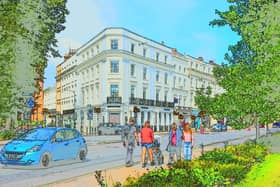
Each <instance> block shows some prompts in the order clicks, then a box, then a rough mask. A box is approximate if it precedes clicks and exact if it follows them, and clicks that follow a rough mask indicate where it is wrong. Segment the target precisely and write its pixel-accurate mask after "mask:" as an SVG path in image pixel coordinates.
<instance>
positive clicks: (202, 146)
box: [200, 143, 204, 155]
mask: <svg viewBox="0 0 280 187" xmlns="http://www.w3.org/2000/svg"><path fill="white" fill-rule="evenodd" d="M200 147H201V155H203V154H204V144H203V143H202V144H200Z"/></svg>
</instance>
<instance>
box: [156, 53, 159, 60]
mask: <svg viewBox="0 0 280 187" xmlns="http://www.w3.org/2000/svg"><path fill="white" fill-rule="evenodd" d="M156 61H157V62H158V61H159V53H158V52H157V53H156Z"/></svg>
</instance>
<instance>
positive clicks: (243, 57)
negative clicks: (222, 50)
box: [198, 0, 280, 137]
mask: <svg viewBox="0 0 280 187" xmlns="http://www.w3.org/2000/svg"><path fill="white" fill-rule="evenodd" d="M228 2H229V3H231V5H230V6H229V10H228V11H225V12H220V11H218V10H216V13H217V14H218V15H219V16H220V18H221V19H216V20H213V21H212V22H210V25H213V26H214V25H218V26H224V25H229V26H230V28H231V29H232V30H233V31H234V32H237V33H238V34H239V35H240V36H241V41H239V42H238V43H237V44H236V45H234V46H230V47H229V50H230V52H231V54H232V55H229V54H226V55H225V59H226V60H227V61H228V62H229V64H228V65H225V64H224V65H222V66H219V67H217V68H215V69H214V76H215V77H216V80H217V83H218V85H219V86H221V87H222V88H224V90H225V92H224V93H222V94H221V95H219V96H215V97H214V98H211V99H210V100H209V101H210V103H211V105H213V106H214V107H216V108H221V107H222V106H221V105H224V110H223V111H218V110H212V111H211V112H213V113H219V115H223V116H228V117H230V118H233V119H235V120H239V121H240V122H239V123H238V125H237V126H239V127H245V126H248V125H251V124H254V125H255V126H256V127H257V128H256V129H257V130H258V123H259V122H260V121H261V122H265V123H267V122H272V121H273V120H277V119H279V118H280V115H279V112H278V111H279V109H280V108H279V104H276V103H278V101H279V97H277V96H279V92H278V93H277V94H276V95H275V93H274V90H275V88H278V89H279V87H275V86H276V84H277V83H278V82H279V75H277V72H276V70H279V65H278V64H277V63H276V62H279V60H280V59H279V53H277V51H279V49H280V42H279V34H280V28H279V21H278V20H279V14H280V4H279V2H275V1H272V0H270V1H268V0H228ZM278 74H279V73H278ZM272 93H273V94H272ZM271 94H272V95H273V96H272V95H271ZM199 97H203V98H204V99H207V97H208V96H206V95H200V96H199ZM198 106H199V107H205V106H204V104H203V103H199V104H198ZM258 135H259V132H257V137H258Z"/></svg>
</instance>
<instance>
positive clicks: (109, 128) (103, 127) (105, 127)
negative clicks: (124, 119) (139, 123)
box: [97, 123, 123, 135]
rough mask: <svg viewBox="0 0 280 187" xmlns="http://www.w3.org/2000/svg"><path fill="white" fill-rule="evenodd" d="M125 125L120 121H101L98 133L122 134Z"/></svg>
mask: <svg viewBox="0 0 280 187" xmlns="http://www.w3.org/2000/svg"><path fill="white" fill-rule="evenodd" d="M122 128H123V125H120V124H118V123H100V124H99V125H98V127H97V132H98V135H117V134H121V131H122Z"/></svg>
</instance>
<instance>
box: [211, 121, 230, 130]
mask: <svg viewBox="0 0 280 187" xmlns="http://www.w3.org/2000/svg"><path fill="white" fill-rule="evenodd" d="M211 131H216V132H217V131H226V126H225V125H223V124H221V123H216V124H214V125H212V126H211Z"/></svg>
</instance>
